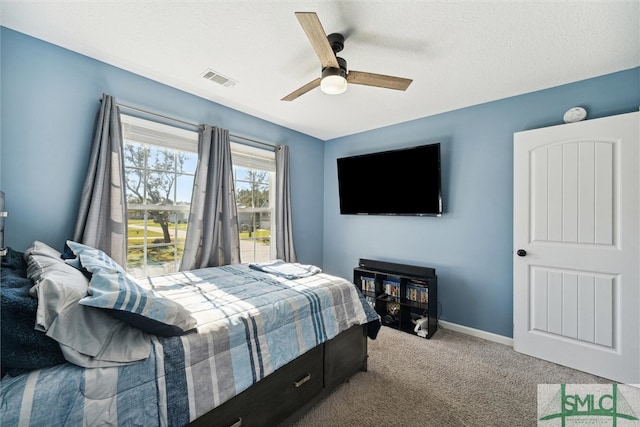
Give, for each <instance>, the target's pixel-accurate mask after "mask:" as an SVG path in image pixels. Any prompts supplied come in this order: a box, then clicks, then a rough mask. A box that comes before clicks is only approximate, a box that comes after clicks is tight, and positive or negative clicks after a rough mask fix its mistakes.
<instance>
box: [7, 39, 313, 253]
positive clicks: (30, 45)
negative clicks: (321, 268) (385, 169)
mask: <svg viewBox="0 0 640 427" xmlns="http://www.w3.org/2000/svg"><path fill="white" fill-rule="evenodd" d="M0 37H1V43H2V45H1V47H2V51H1V54H2V57H1V60H2V75H1V76H2V86H1V90H2V92H1V104H0V105H1V107H2V115H1V118H2V128H1V136H2V140H1V143H2V148H1V163H0V170H1V172H0V188H1V189H2V190H3V191H4V192H5V194H6V207H7V210H8V211H9V216H8V218H7V221H6V227H5V230H6V233H5V234H6V238H5V244H6V245H8V246H11V247H12V248H13V249H16V250H24V249H26V248H27V246H28V245H29V244H31V242H32V241H33V240H41V241H44V242H46V243H48V244H50V245H51V246H53V247H56V248H59V249H62V246H63V244H64V241H65V240H66V239H68V238H71V237H72V235H73V229H74V225H75V220H76V216H77V211H78V206H79V201H80V191H81V187H82V183H83V182H84V178H85V174H86V168H87V163H88V159H89V152H90V145H91V141H92V135H93V127H94V123H95V118H96V113H97V111H98V109H99V101H98V100H99V98H100V97H101V96H102V94H103V93H107V94H109V95H112V96H114V97H115V99H116V101H117V102H120V103H123V104H126V105H132V106H136V107H139V108H143V109H147V110H150V111H153V112H156V113H159V114H163V115H167V116H171V117H175V118H178V119H181V120H185V121H187V122H191V123H208V124H211V125H217V126H221V127H224V128H227V129H230V130H231V132H232V133H235V134H239V135H242V136H246V137H250V138H253V139H258V140H261V141H266V142H270V143H274V144H287V145H289V147H290V156H291V158H290V160H291V169H290V172H291V193H292V209H293V214H294V223H293V227H294V238H295V243H296V251H297V254H298V258H299V259H300V261H301V262H305V263H313V264H317V265H322V213H323V212H322V204H323V200H322V197H323V194H322V185H323V176H324V170H323V164H322V158H323V153H324V143H323V142H322V141H321V140H318V139H316V138H313V137H310V136H308V135H304V134H301V133H299V132H295V131H292V130H291V129H287V128H284V127H281V126H277V125H274V124H273V123H269V122H266V121H264V120H261V119H258V118H256V117H253V116H250V115H247V114H243V113H240V112H238V111H235V110H232V109H229V108H226V107H223V106H221V105H219V104H216V103H213V102H210V101H207V100H205V99H203V98H199V97H196V96H193V95H189V94H187V93H185V92H182V91H179V90H177V89H174V88H171V87H168V86H165V85H163V84H160V83H158V82H154V81H152V80H149V79H146V78H143V77H140V76H138V75H135V74H132V73H129V72H127V71H124V70H122V69H119V68H115V67H112V66H110V65H107V64H105V63H103V62H99V61H96V60H94V59H90V58H88V57H86V56H83V55H79V54H77V53H74V52H71V51H69V50H66V49H62V48H60V47H57V46H54V45H51V44H48V43H45V42H42V41H41V40H37V39H34V38H32V37H28V36H26V35H24V34H21V33H18V32H15V31H12V30H9V29H7V28H1V32H0ZM309 224H313V226H312V227H310V226H308V225H309Z"/></svg>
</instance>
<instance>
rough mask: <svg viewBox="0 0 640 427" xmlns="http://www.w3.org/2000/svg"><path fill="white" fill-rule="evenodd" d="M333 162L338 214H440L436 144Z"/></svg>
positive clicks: (345, 158) (438, 157)
mask: <svg viewBox="0 0 640 427" xmlns="http://www.w3.org/2000/svg"><path fill="white" fill-rule="evenodd" d="M337 162H338V190H339V198H340V213H341V214H345V215H421V216H441V215H442V194H441V186H440V143H435V144H429V145H421V146H418V147H411V148H404V149H399V150H391V151H384V152H378V153H372V154H363V155H359V156H351V157H343V158H339V159H337Z"/></svg>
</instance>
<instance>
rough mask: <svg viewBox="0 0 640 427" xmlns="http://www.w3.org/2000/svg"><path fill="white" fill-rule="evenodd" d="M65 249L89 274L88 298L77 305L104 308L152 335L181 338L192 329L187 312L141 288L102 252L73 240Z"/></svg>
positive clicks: (193, 322) (194, 324)
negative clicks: (68, 250) (68, 249)
mask: <svg viewBox="0 0 640 427" xmlns="http://www.w3.org/2000/svg"><path fill="white" fill-rule="evenodd" d="M67 246H69V248H70V249H71V250H72V251H73V253H74V254H75V255H76V256H77V258H78V259H79V260H80V264H81V265H82V268H83V269H86V270H87V271H88V272H89V273H90V274H91V280H90V281H89V289H88V292H87V293H88V295H87V296H86V297H84V298H82V299H81V300H80V304H82V305H85V306H90V307H96V308H101V309H104V310H106V311H107V312H108V313H109V314H111V315H112V316H113V317H116V318H118V319H120V320H122V321H125V322H127V323H129V324H130V325H131V326H134V327H136V328H139V329H141V330H143V331H145V332H147V333H150V334H153V335H160V336H174V335H182V334H184V333H186V332H187V331H189V330H191V329H193V328H195V326H196V320H195V319H194V318H193V316H192V315H191V313H190V312H189V311H188V310H186V309H185V308H184V307H183V306H182V305H180V304H178V303H176V302H174V301H171V300H169V299H166V298H163V297H161V296H159V295H157V294H155V293H154V292H153V290H151V289H145V288H143V287H141V286H140V285H139V284H138V283H136V281H135V279H134V278H133V277H131V276H130V275H129V274H127V272H126V271H125V270H124V269H123V268H122V267H121V266H120V265H119V264H118V263H117V262H115V261H114V260H113V259H112V258H111V257H109V256H108V255H107V254H106V253H104V252H103V251H101V250H99V249H95V248H91V247H89V246H86V245H83V244H80V243H77V242H73V241H67Z"/></svg>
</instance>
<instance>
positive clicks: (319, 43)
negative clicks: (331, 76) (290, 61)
mask: <svg viewBox="0 0 640 427" xmlns="http://www.w3.org/2000/svg"><path fill="white" fill-rule="evenodd" d="M296 18H298V21H299V22H300V25H301V26H302V29H303V30H304V32H305V33H306V34H307V38H308V39H309V41H310V42H311V46H312V47H313V49H314V50H315V51H316V54H317V55H318V58H320V64H322V68H326V67H332V68H340V65H339V64H338V60H337V59H336V55H335V54H334V53H333V49H331V45H330V44H329V41H328V40H327V34H326V33H325V32H324V29H323V28H322V24H321V23H320V19H318V15H316V13H315V12H296Z"/></svg>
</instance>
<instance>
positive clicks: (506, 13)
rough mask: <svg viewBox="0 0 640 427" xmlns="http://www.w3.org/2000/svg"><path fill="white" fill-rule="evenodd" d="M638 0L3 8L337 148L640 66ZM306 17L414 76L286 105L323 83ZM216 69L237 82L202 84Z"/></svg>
mask: <svg viewBox="0 0 640 427" xmlns="http://www.w3.org/2000/svg"><path fill="white" fill-rule="evenodd" d="M639 5H640V2H639V1H638V0H634V1H615V0H612V1H604V0H603V1H539V2H532V1H437V2H436V1H398V0H385V1H209V2H204V1H200V2H187V1H128V2H112V1H94V0H91V1H86V0H85V1H82V2H80V1H75V2H74V1H71V2H68V1H67V2H58V1H20V2H12V1H4V0H3V1H1V2H0V7H1V10H0V14H1V23H2V25H4V26H5V27H8V28H11V29H14V30H16V31H19V32H22V33H25V34H28V35H31V36H34V37H37V38H40V39H42V40H45V41H48V42H51V43H53V44H56V45H59V46H62V47H65V48H68V49H70V50H73V51H76V52H79V53H81V54H84V55H87V56H90V57H93V58H96V59H98V60H101V61H104V62H106V63H109V64H112V65H115V66H117V67H120V68H123V69H125V70H129V71H131V72H134V73H137V74H140V75H143V76H145V77H149V78H151V79H154V80H157V81H159V82H162V83H165V84H168V85H170V86H173V87H176V88H179V89H181V90H184V91H186V92H189V93H193V94H195V95H198V96H200V97H203V98H206V99H209V100H211V101H214V102H216V103H219V104H222V105H225V106H228V107H231V108H234V109H236V110H240V111H243V112H246V113H248V114H251V115H253V116H257V117H260V118H262V119H265V120H268V121H271V122H274V123H277V124H280V125H282V126H285V127H288V128H291V129H295V130H297V131H300V132H303V133H305V134H309V135H312V136H315V137H317V138H320V139H322V140H328V139H332V138H336V137H340V136H344V135H349V134H353V133H357V132H361V131H365V130H369V129H375V128H379V127H383V126H387V125H391V124H395V123H400V122H404V121H408V120H412V119H417V118H420V117H425V116H430V115H434V114H438V113H442V112H445V111H451V110H454V109H458V108H462V107H466V106H470V105H475V104H480V103H483V102H488V101H493V100H496V99H501V98H505V97H509V96H513V95H519V94H522V93H527V92H531V91H535V90H540V89H545V88H549V87H553V86H558V85H562V84H565V83H570V82H574V81H578V80H582V79H586V78H590V77H594V76H598V75H602V74H607V73H611V72H615V71H620V70H625V69H629V68H633V67H636V66H639V65H640V34H639V27H640V15H639ZM296 11H312V12H316V13H317V14H318V16H319V18H320V21H321V23H322V25H323V27H324V30H325V31H326V33H332V32H341V33H343V34H344V35H345V36H346V39H347V40H346V42H345V48H344V50H343V51H342V52H341V53H340V55H339V56H341V57H344V58H345V59H346V60H347V61H348V66H349V69H354V70H358V71H368V72H373V73H379V74H388V75H396V76H400V77H406V78H411V79H413V83H412V84H411V86H409V88H408V89H407V91H406V92H401V91H394V90H389V89H380V88H374V87H367V86H356V85H350V86H349V88H348V90H347V92H346V93H344V94H342V95H326V94H323V93H322V92H321V91H320V90H319V89H314V90H313V91H311V92H309V93H307V94H305V95H303V96H301V97H300V98H298V99H297V100H294V101H292V102H284V101H280V99H281V98H282V97H283V96H285V95H287V94H288V93H290V92H292V91H293V90H294V89H297V88H298V87H300V86H302V85H303V84H305V83H308V82H309V81H311V80H313V79H315V78H316V77H319V75H320V65H319V60H318V58H317V56H316V54H315V52H314V51H313V49H312V48H311V45H310V43H309V41H308V39H307V38H306V35H305V34H304V32H303V30H302V28H301V26H300V24H299V23H298V21H297V19H296V18H295V16H294V12H296ZM206 69H213V70H215V71H217V72H219V73H221V74H223V75H224V76H226V77H229V78H231V79H233V80H234V81H236V82H237V84H236V85H235V86H234V87H224V86H221V85H218V84H216V83H213V82H211V81H208V80H205V79H204V78H202V74H203V73H204V72H205V70H206Z"/></svg>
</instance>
